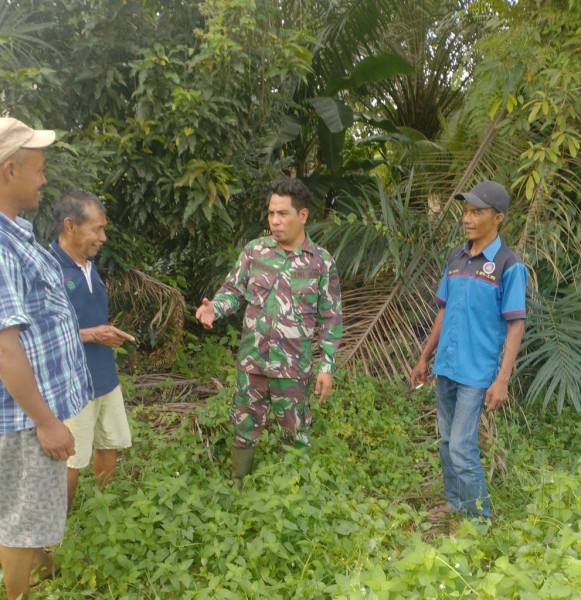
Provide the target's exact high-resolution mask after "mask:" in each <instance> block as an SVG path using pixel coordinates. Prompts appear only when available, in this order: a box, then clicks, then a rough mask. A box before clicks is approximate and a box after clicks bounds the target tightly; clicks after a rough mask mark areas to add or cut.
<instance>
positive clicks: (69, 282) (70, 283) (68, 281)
mask: <svg viewBox="0 0 581 600" xmlns="http://www.w3.org/2000/svg"><path fill="white" fill-rule="evenodd" d="M65 283H66V285H67V287H68V288H69V290H71V292H72V291H73V290H74V289H75V287H76V286H75V282H74V281H73V280H72V279H65Z"/></svg>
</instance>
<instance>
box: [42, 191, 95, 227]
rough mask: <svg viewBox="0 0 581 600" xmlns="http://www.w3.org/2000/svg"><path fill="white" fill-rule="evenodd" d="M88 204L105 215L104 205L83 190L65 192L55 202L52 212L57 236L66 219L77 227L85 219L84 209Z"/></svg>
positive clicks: (93, 195)
mask: <svg viewBox="0 0 581 600" xmlns="http://www.w3.org/2000/svg"><path fill="white" fill-rule="evenodd" d="M89 204H94V205H95V206H96V207H97V208H98V209H99V210H100V211H102V212H103V213H104V214H107V211H106V210H105V205H104V204H103V203H102V202H101V200H99V198H97V196H95V194H91V193H90V192H84V191H83V190H73V191H72V192H67V193H66V194H64V195H63V196H62V197H61V198H60V199H59V200H57V202H56V204H55V206H54V210H53V218H54V224H55V227H56V231H57V235H58V234H60V233H61V232H62V230H63V224H64V221H65V219H66V218H67V217H68V218H69V219H72V220H73V221H74V222H75V223H76V224H77V225H80V224H81V223H82V222H83V221H84V220H85V219H86V218H87V215H86V212H85V207H86V206H87V205H89Z"/></svg>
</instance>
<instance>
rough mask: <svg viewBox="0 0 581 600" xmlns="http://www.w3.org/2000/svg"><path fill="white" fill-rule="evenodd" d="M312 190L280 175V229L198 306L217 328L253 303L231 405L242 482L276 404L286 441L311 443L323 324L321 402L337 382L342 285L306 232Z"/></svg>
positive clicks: (276, 197) (273, 193)
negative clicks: (314, 365)
mask: <svg viewBox="0 0 581 600" xmlns="http://www.w3.org/2000/svg"><path fill="white" fill-rule="evenodd" d="M309 196H310V193H309V190H308V189H307V188H306V186H305V185H304V184H303V183H302V182H301V181H299V180H298V179H292V178H281V179H277V180H275V181H273V182H272V184H271V185H270V189H269V201H268V223H269V226H270V230H271V232H272V235H270V236H266V237H261V238H258V239H256V240H253V241H251V242H250V243H249V244H248V245H247V246H246V247H245V248H244V250H243V251H242V253H241V254H240V256H239V258H238V261H237V262H236V265H235V266H234V268H233V269H232V271H231V272H230V274H229V275H228V277H227V279H226V281H225V283H224V284H223V285H222V286H221V287H220V289H219V290H218V292H217V293H216V295H215V296H214V298H213V300H212V301H211V302H210V301H209V300H208V299H207V298H204V299H203V301H202V304H201V305H200V306H199V308H198V310H197V311H196V318H197V319H198V320H199V321H200V322H201V323H202V325H204V327H206V328H207V329H209V328H211V327H212V323H213V322H214V319H216V318H219V317H223V316H227V315H230V314H232V313H234V312H236V311H237V310H238V309H239V308H240V307H241V306H242V305H243V304H246V312H245V316H244V327H243V331H242V336H241V341H240V346H239V349H238V360H237V374H236V391H235V393H234V399H233V402H232V408H231V411H230V421H231V423H232V425H233V430H234V441H233V444H232V478H233V480H234V483H235V485H236V486H237V487H238V488H239V489H241V487H242V478H243V477H244V476H245V475H247V474H248V473H249V472H250V471H251V469H252V464H253V461H254V448H255V444H256V441H257V438H258V436H259V434H260V432H261V431H262V430H263V429H264V427H265V426H266V424H267V421H268V410H269V406H270V405H272V408H273V412H274V416H275V418H276V420H277V422H278V424H279V427H280V433H281V441H282V443H283V444H286V445H290V446H295V447H301V446H302V447H308V445H309V435H308V429H309V425H310V422H311V411H310V408H309V401H308V388H309V379H310V375H311V369H312V363H313V348H312V341H313V338H314V333H315V326H318V342H319V348H320V351H321V367H320V370H319V373H318V374H317V380H316V385H315V393H316V394H317V395H318V396H319V403H321V402H322V401H323V400H324V399H325V397H326V396H327V394H328V393H329V391H330V389H331V384H332V377H333V375H332V374H333V372H334V371H335V353H336V351H337V348H338V346H339V343H340V341H341V334H342V315H341V290H340V287H339V277H338V275H337V269H336V267H335V263H334V261H333V258H332V257H331V255H330V254H329V253H328V252H327V251H326V250H324V249H323V248H321V247H319V246H317V245H316V244H314V243H313V242H312V240H311V239H310V238H309V237H308V236H307V235H306V233H305V223H306V221H307V217H308V214H309V211H308V200H309ZM269 401H270V402H269Z"/></svg>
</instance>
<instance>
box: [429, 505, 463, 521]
mask: <svg viewBox="0 0 581 600" xmlns="http://www.w3.org/2000/svg"><path fill="white" fill-rule="evenodd" d="M456 512H458V511H457V510H456V509H455V508H454V507H453V506H451V505H450V504H442V505H441V506H436V507H435V508H432V509H431V510H430V511H429V512H428V519H429V520H430V521H439V520H440V519H444V518H445V517H449V516H450V515H453V514H454V513H456Z"/></svg>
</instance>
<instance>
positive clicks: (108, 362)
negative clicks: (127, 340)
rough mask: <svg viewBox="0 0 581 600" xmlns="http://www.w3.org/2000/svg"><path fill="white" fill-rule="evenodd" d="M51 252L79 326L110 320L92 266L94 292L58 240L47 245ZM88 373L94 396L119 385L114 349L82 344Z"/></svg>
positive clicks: (103, 286)
mask: <svg viewBox="0 0 581 600" xmlns="http://www.w3.org/2000/svg"><path fill="white" fill-rule="evenodd" d="M50 252H51V254H52V255H53V256H54V257H55V258H56V259H57V260H58V261H59V263H60V265H61V268H62V270H63V275H64V283H65V289H66V291H67V293H68V296H69V300H70V301H71V303H72V305H73V307H74V309H75V312H76V313H77V319H78V321H79V327H80V328H81V329H86V328H88V327H96V326H98V325H106V324H107V323H108V322H109V315H108V302H107V292H106V290H105V284H104V283H103V282H102V281H101V278H100V277H99V273H97V269H96V268H95V265H94V264H93V265H92V269H91V283H92V284H93V292H92V293H91V292H90V291H89V286H88V284H87V280H86V279H85V274H84V273H83V271H81V268H80V267H79V266H78V265H77V263H75V261H74V260H73V259H72V258H71V257H70V256H69V255H68V254H67V253H66V252H64V250H62V249H61V248H60V246H59V245H58V243H57V241H56V240H54V241H52V242H51V244H50ZM83 346H84V348H85V355H86V357H87V364H88V366H89V372H90V373H91V377H92V379H93V387H94V389H95V398H98V397H99V396H103V395H104V394H108V393H109V392H110V391H112V390H113V389H115V388H116V387H117V386H118V385H119V377H118V376H117V369H116V368H115V355H114V354H113V349H112V348H110V347H109V346H104V345H103V344H95V343H93V342H87V343H84V344H83Z"/></svg>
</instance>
